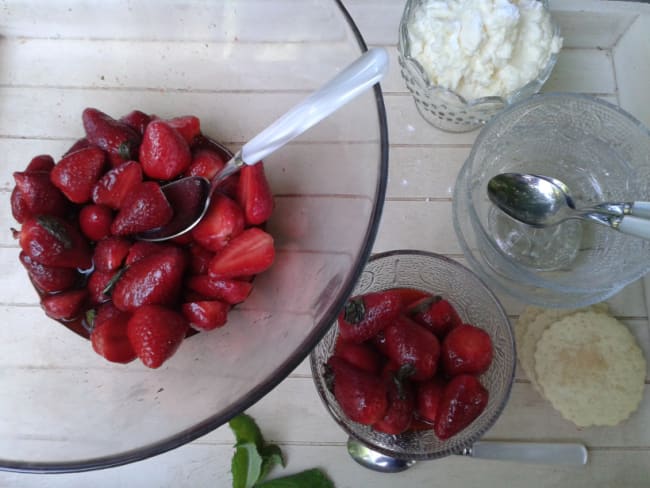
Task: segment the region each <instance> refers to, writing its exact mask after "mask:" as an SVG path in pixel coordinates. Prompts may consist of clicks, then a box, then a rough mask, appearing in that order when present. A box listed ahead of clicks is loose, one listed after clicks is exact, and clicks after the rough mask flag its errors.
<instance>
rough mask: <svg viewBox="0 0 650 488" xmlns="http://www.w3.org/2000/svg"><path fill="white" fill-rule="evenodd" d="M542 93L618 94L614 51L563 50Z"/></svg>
mask: <svg viewBox="0 0 650 488" xmlns="http://www.w3.org/2000/svg"><path fill="white" fill-rule="evenodd" d="M543 91H545V92H551V91H569V92H582V93H615V92H616V82H615V80H614V72H613V67H612V57H611V52H610V51H603V50H601V51H599V50H597V49H563V50H562V51H561V52H560V55H559V56H558V58H557V64H556V65H555V69H554V70H553V72H552V73H551V76H550V78H549V79H548V81H547V82H546V84H545V85H544V90H543Z"/></svg>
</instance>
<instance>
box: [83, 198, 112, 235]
mask: <svg viewBox="0 0 650 488" xmlns="http://www.w3.org/2000/svg"><path fill="white" fill-rule="evenodd" d="M112 222H113V211H112V210H111V209H110V208H108V207H107V206H106V205H85V206H84V207H83V208H82V209H81V211H80V212H79V227H80V228H81V232H83V233H84V235H85V236H86V237H87V238H88V239H90V240H91V241H99V240H101V239H103V238H104V237H108V236H109V235H110V233H111V223H112Z"/></svg>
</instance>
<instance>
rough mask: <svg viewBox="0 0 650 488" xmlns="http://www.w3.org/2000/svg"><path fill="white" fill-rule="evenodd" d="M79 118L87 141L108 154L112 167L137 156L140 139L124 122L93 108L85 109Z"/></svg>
mask: <svg viewBox="0 0 650 488" xmlns="http://www.w3.org/2000/svg"><path fill="white" fill-rule="evenodd" d="M81 118H82V120H83V125H84V129H85V130H86V137H87V139H88V141H89V142H90V143H91V144H94V145H96V146H98V147H100V148H101V149H103V150H104V151H106V152H107V153H108V155H109V160H110V162H111V165H112V166H113V167H115V166H119V165H120V164H122V163H123V162H124V161H129V160H131V159H134V158H135V157H136V156H137V155H138V149H139V147H140V141H141V139H142V138H141V136H140V134H139V133H138V132H137V131H135V130H133V129H132V128H131V127H129V126H128V125H127V124H125V123H124V122H120V121H118V120H115V119H114V118H112V117H110V116H108V115H106V114H105V113H103V112H101V111H99V110H97V109H95V108H87V109H85V110H84V111H83V114H82V116H81Z"/></svg>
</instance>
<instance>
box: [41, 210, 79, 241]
mask: <svg viewBox="0 0 650 488" xmlns="http://www.w3.org/2000/svg"><path fill="white" fill-rule="evenodd" d="M36 222H37V223H38V225H40V226H41V227H42V228H43V229H45V230H46V231H47V233H48V234H50V235H51V236H52V237H54V238H55V239H56V240H58V241H59V242H60V243H61V245H62V246H63V248H64V249H72V238H71V237H70V234H68V230H67V229H66V228H65V226H64V225H63V224H62V223H61V222H60V221H58V220H57V218H56V217H52V216H50V215H39V216H38V217H36Z"/></svg>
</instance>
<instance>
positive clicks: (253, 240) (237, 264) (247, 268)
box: [208, 227, 275, 279]
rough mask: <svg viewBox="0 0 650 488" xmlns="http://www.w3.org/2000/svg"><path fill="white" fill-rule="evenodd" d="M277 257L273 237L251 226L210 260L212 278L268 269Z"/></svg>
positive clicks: (232, 276) (209, 269) (250, 273)
mask: <svg viewBox="0 0 650 488" xmlns="http://www.w3.org/2000/svg"><path fill="white" fill-rule="evenodd" d="M274 258H275V248H274V247H273V237H271V235H269V234H267V233H266V232H264V231H263V230H261V229H258V228H257V227H251V228H250V229H246V230H245V231H244V232H242V233H241V234H239V235H238V236H237V237H235V238H234V239H233V240H231V241H230V242H229V243H228V245H227V246H226V247H224V248H223V249H222V250H221V251H219V252H218V253H217V254H216V255H215V256H214V257H213V258H212V260H211V261H210V264H209V267H208V274H209V275H210V277H211V278H215V279H226V278H236V277H238V276H243V275H253V274H257V273H261V272H262V271H266V270H267V269H268V268H269V267H270V266H271V265H272V264H273V260H274Z"/></svg>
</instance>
